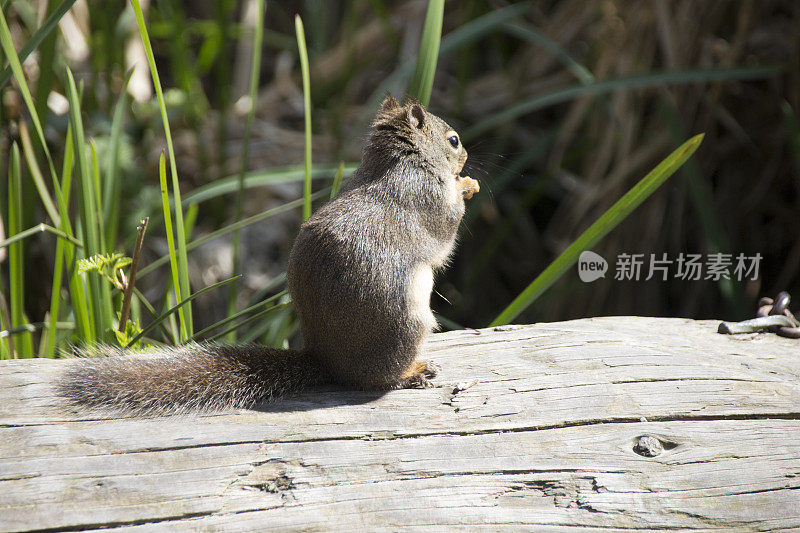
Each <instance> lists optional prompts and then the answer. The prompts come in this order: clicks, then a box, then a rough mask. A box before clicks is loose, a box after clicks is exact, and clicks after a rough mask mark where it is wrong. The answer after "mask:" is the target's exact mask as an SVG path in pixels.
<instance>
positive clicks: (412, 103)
mask: <svg viewBox="0 0 800 533" xmlns="http://www.w3.org/2000/svg"><path fill="white" fill-rule="evenodd" d="M372 128H373V133H372V136H371V139H370V144H371V145H372V148H373V149H374V148H378V147H379V148H380V151H381V152H384V153H383V154H382V155H383V156H389V157H391V156H395V157H397V158H399V159H404V158H411V159H414V160H415V163H416V164H417V165H418V166H420V167H421V168H424V169H426V170H428V171H430V174H432V175H435V176H437V177H438V178H439V179H440V180H443V179H453V180H456V179H457V176H458V173H459V172H461V169H462V168H463V167H464V163H465V162H466V160H467V151H466V149H465V148H464V146H463V145H462V144H461V138H460V137H459V136H458V133H456V132H455V130H453V128H451V127H450V126H449V125H448V124H447V123H446V122H445V121H444V120H442V119H440V118H439V117H437V116H436V115H434V114H432V113H429V112H428V111H427V110H426V109H425V107H424V106H423V105H422V104H420V103H419V102H418V101H416V100H415V99H413V98H409V99H408V100H407V101H406V102H405V104H403V105H400V103H399V102H398V101H397V100H395V99H394V98H393V97H392V95H387V96H386V99H385V100H384V101H383V104H382V105H381V109H380V111H379V112H378V115H377V116H376V117H375V120H374V121H373V123H372ZM387 152H388V153H387Z"/></svg>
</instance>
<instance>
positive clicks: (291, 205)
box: [137, 189, 328, 279]
mask: <svg viewBox="0 0 800 533" xmlns="http://www.w3.org/2000/svg"><path fill="white" fill-rule="evenodd" d="M326 194H328V190H327V189H322V190H320V191H317V192H315V193H314V194H312V195H311V199H312V200H316V199H317V198H322V197H323V196H324V195H326ZM304 202H305V199H304V198H299V199H297V200H293V201H291V202H287V203H285V204H283V205H279V206H278V207H273V208H272V209H268V210H266V211H264V212H262V213H258V214H257V215H253V216H251V217H247V218H245V219H244V220H240V221H239V222H236V223H234V224H231V225H229V226H225V227H224V228H220V229H218V230H216V231H212V232H211V233H209V234H207V235H203V236H202V237H200V238H197V239H195V240H193V241H192V242H190V243H189V244H187V245H186V248H187V249H188V250H189V251H191V250H194V249H195V248H197V247H198V246H202V245H203V244H205V243H207V242H208V241H210V240H212V239H216V238H217V237H221V236H223V235H227V234H228V233H231V232H233V231H235V230H236V229H237V228H244V227H246V226H249V225H251V224H255V223H256V222H261V221H262V220H266V219H268V218H270V217H273V216H275V215H279V214H281V213H285V212H286V211H290V210H292V209H295V208H297V207H301V206H302V205H303V203H304ZM168 260H169V256H168V255H167V256H163V257H159V258H158V259H156V260H155V261H153V262H152V263H150V264H149V265H147V266H146V267H144V268H141V269H139V273H138V275H137V279H142V277H143V276H145V275H146V274H149V273H150V272H152V271H153V270H155V269H156V268H158V267H160V266H161V265H163V264H165V263H166V262H167V261H168Z"/></svg>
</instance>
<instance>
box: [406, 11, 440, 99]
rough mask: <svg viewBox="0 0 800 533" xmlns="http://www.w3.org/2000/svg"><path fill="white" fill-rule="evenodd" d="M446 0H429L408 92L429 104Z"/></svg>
mask: <svg viewBox="0 0 800 533" xmlns="http://www.w3.org/2000/svg"><path fill="white" fill-rule="evenodd" d="M443 19H444V0H429V1H428V11H427V12H426V13H425V24H424V26H423V27H422V37H421V39H420V43H419V52H418V53H417V66H416V68H415V69H414V76H412V78H411V84H410V85H409V86H408V94H409V96H412V97H413V98H416V99H417V100H419V101H420V103H422V105H425V106H427V105H428V102H429V101H430V99H431V89H433V78H434V77H435V75H436V63H437V62H438V60H439V44H440V43H441V41H442V20H443Z"/></svg>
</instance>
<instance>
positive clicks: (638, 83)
mask: <svg viewBox="0 0 800 533" xmlns="http://www.w3.org/2000/svg"><path fill="white" fill-rule="evenodd" d="M780 71H781V68H779V67H753V68H730V69H705V70H680V71H674V72H652V73H647V74H636V75H633V76H626V77H623V78H616V79H611V80H602V81H595V82H593V83H587V84H582V83H578V84H576V85H570V86H568V87H563V88H560V89H556V90H554V91H551V92H547V93H544V94H540V95H537V96H534V97H532V98H529V99H527V100H523V101H521V102H519V103H517V104H514V105H512V106H509V107H507V108H506V109H504V110H503V111H501V112H499V113H496V114H494V115H492V116H490V117H489V118H486V119H484V120H483V121H481V122H478V123H477V124H475V125H474V126H472V127H471V128H469V129H468V130H467V131H465V132H464V133H463V134H462V135H461V137H462V138H463V140H464V141H465V142H468V141H469V140H470V139H475V138H476V137H478V136H480V135H483V134H484V133H486V132H487V131H489V130H491V129H494V128H496V127H498V126H500V125H502V124H505V123H508V122H510V121H512V120H514V119H515V118H518V117H520V116H522V115H526V114H528V113H531V112H533V111H536V110H537V109H542V108H544V107H547V106H551V105H555V104H560V103H562V102H568V101H570V100H573V99H575V98H579V97H582V96H590V95H598V94H605V93H609V92H611V91H616V90H632V89H644V88H648V87H663V86H665V85H678V84H683V83H703V82H709V81H722V80H751V79H763V78H770V77H773V76H775V75H776V74H778V73H779V72H780Z"/></svg>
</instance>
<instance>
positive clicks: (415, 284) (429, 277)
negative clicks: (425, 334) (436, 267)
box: [406, 263, 439, 331]
mask: <svg viewBox="0 0 800 533" xmlns="http://www.w3.org/2000/svg"><path fill="white" fill-rule="evenodd" d="M406 290H407V293H406V301H407V302H408V312H409V314H410V315H411V316H415V317H417V318H418V319H419V320H420V321H421V322H422V323H423V324H425V328H426V329H427V330H428V331H433V330H435V329H436V328H437V327H438V326H439V324H437V323H436V319H435V318H434V316H433V313H432V312H431V291H432V290H433V269H431V267H430V265H426V264H424V263H418V264H417V265H415V266H414V269H413V270H412V271H411V276H410V277H409V283H408V287H407V289H406Z"/></svg>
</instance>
